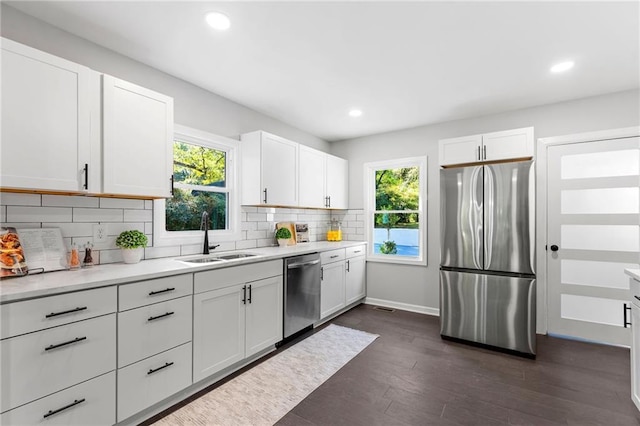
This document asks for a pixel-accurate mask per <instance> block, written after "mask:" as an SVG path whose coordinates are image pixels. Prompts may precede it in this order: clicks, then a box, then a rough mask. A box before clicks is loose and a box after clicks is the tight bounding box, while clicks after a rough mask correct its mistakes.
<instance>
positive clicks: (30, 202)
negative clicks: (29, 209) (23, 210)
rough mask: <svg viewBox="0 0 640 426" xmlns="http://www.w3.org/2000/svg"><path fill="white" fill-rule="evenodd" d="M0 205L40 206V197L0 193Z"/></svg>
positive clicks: (37, 195) (36, 195) (38, 195)
mask: <svg viewBox="0 0 640 426" xmlns="http://www.w3.org/2000/svg"><path fill="white" fill-rule="evenodd" d="M0 204H2V205H3V206H41V205H42V197H41V195H40V194H21V193H12V192H0Z"/></svg>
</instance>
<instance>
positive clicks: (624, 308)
mask: <svg viewBox="0 0 640 426" xmlns="http://www.w3.org/2000/svg"><path fill="white" fill-rule="evenodd" d="M630 310H631V306H628V305H627V304H626V303H625V304H624V305H622V315H623V317H624V319H623V321H624V328H628V326H630V325H631V321H628V320H627V311H630Z"/></svg>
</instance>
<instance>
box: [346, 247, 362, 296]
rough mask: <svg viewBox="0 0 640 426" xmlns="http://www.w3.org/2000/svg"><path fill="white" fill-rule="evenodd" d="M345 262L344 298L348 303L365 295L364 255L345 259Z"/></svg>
mask: <svg viewBox="0 0 640 426" xmlns="http://www.w3.org/2000/svg"><path fill="white" fill-rule="evenodd" d="M346 264H347V265H346V273H345V287H346V289H345V294H346V296H345V298H346V304H347V305H348V304H350V303H353V302H355V301H357V300H360V299H362V298H363V297H365V296H366V280H365V276H366V275H365V269H366V268H365V266H366V262H365V257H364V256H358V257H353V258H351V259H347V261H346Z"/></svg>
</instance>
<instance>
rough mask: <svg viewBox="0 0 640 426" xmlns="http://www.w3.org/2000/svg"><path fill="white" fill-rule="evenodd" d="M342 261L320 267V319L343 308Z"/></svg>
mask: <svg viewBox="0 0 640 426" xmlns="http://www.w3.org/2000/svg"><path fill="white" fill-rule="evenodd" d="M344 265H345V263H344V261H340V262H334V263H329V264H327V265H322V281H321V287H320V318H326V317H328V316H329V315H331V314H332V313H334V312H337V311H339V310H340V309H342V308H344V306H345V303H344V300H345V299H344V297H345V293H344V289H345V287H344Z"/></svg>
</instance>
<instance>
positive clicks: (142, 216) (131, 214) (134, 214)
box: [124, 210, 153, 222]
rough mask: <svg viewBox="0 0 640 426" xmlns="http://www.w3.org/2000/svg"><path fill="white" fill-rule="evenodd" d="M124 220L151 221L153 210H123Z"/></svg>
mask: <svg viewBox="0 0 640 426" xmlns="http://www.w3.org/2000/svg"><path fill="white" fill-rule="evenodd" d="M124 221H125V222H153V211H151V210H125V211H124Z"/></svg>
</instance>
